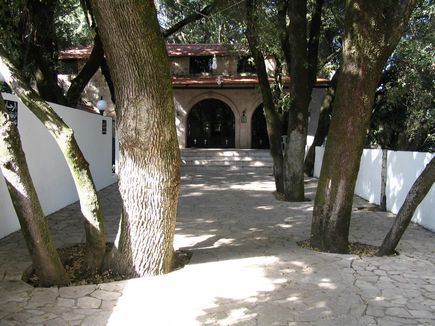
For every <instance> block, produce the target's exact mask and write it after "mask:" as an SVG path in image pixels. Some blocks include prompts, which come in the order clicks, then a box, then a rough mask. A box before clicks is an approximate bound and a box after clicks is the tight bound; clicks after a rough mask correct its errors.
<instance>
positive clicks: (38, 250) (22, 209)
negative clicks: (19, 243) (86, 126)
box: [0, 94, 69, 286]
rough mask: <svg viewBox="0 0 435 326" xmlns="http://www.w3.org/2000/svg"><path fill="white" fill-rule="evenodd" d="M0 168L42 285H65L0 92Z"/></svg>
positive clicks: (17, 138)
mask: <svg viewBox="0 0 435 326" xmlns="http://www.w3.org/2000/svg"><path fill="white" fill-rule="evenodd" d="M0 168H1V172H2V174H3V176H4V178H5V181H6V185H7V188H8V191H9V194H10V196H11V199H12V203H13V206H14V208H15V211H16V213H17V216H18V220H19V222H20V225H21V230H22V232H23V235H24V240H25V241H26V245H27V248H28V250H29V253H30V257H31V258H32V264H33V268H34V270H35V273H36V275H37V276H38V278H39V280H40V283H41V285H42V286H53V285H67V284H68V283H69V280H68V276H67V275H66V272H65V269H64V267H63V265H62V262H61V261H60V258H59V255H58V253H57V251H56V247H55V246H54V243H53V240H52V239H51V237H50V233H49V230H48V224H47V220H46V219H45V216H44V213H43V212H42V207H41V204H40V202H39V199H38V196H37V194H36V190H35V187H34V186H33V182H32V179H31V177H30V173H29V169H28V167H27V163H26V158H25V155H24V152H23V149H22V147H21V140H20V135H19V133H18V129H17V127H16V125H15V123H14V122H13V121H12V119H10V117H9V114H8V112H7V110H6V108H5V103H4V101H3V98H2V96H1V94H0Z"/></svg>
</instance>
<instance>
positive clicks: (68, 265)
mask: <svg viewBox="0 0 435 326" xmlns="http://www.w3.org/2000/svg"><path fill="white" fill-rule="evenodd" d="M112 247H113V243H107V244H106V252H109V251H110V250H111V249H112ZM58 253H59V256H60V259H61V261H62V263H63V266H64V267H65V270H66V273H67V275H68V277H69V279H70V282H71V283H70V284H69V286H77V285H87V284H100V283H109V282H114V281H121V280H127V279H129V278H131V277H129V276H125V275H120V274H117V273H115V272H114V271H112V270H111V269H103V270H90V269H88V268H87V266H86V262H85V244H83V243H80V244H76V245H73V246H70V247H65V248H60V249H58ZM191 256H192V254H191V253H190V252H188V251H184V250H179V251H176V252H175V257H174V267H173V270H177V269H180V268H183V267H184V266H185V265H186V264H187V263H188V262H189V261H190V258H191ZM23 281H25V282H27V283H28V284H30V285H32V286H33V287H39V286H40V285H39V283H40V282H39V278H38V276H37V275H36V274H35V270H34V269H33V268H32V267H31V266H30V267H29V268H28V269H27V270H26V271H25V272H24V274H23Z"/></svg>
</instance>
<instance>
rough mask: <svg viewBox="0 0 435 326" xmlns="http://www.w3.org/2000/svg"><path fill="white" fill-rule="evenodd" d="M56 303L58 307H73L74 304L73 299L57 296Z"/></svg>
mask: <svg viewBox="0 0 435 326" xmlns="http://www.w3.org/2000/svg"><path fill="white" fill-rule="evenodd" d="M56 304H57V305H58V306H60V307H73V306H74V305H75V300H74V299H65V298H57V302H56Z"/></svg>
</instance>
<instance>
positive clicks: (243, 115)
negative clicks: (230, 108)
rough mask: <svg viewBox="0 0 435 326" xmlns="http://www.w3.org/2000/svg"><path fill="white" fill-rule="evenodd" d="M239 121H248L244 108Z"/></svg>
mask: <svg viewBox="0 0 435 326" xmlns="http://www.w3.org/2000/svg"><path fill="white" fill-rule="evenodd" d="M240 122H241V123H246V122H248V117H247V116H246V110H244V111H243V112H242V116H241V117H240Z"/></svg>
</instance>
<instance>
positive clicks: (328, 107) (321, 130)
mask: <svg viewBox="0 0 435 326" xmlns="http://www.w3.org/2000/svg"><path fill="white" fill-rule="evenodd" d="M337 79H338V71H337V72H336V73H335V74H334V77H332V79H331V82H330V83H329V87H328V90H327V91H326V94H325V96H324V98H323V101H322V104H321V105H320V114H319V121H318V123H317V128H316V134H315V135H314V140H313V143H312V144H311V146H310V148H309V149H308V152H307V155H306V156H305V161H304V171H305V173H306V174H307V175H308V176H309V177H312V176H313V173H314V162H315V158H316V157H315V154H316V146H321V145H322V144H323V143H324V141H325V139H326V136H327V135H328V131H329V123H330V121H331V114H332V104H333V103H334V98H335V89H336V87H337Z"/></svg>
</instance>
